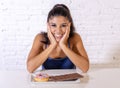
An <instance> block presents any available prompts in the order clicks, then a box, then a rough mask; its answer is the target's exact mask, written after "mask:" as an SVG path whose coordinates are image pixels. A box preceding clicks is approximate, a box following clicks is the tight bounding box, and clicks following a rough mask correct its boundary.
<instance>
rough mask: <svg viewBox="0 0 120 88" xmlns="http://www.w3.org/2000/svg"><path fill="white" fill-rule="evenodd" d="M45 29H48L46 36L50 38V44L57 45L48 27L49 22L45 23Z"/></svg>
mask: <svg viewBox="0 0 120 88" xmlns="http://www.w3.org/2000/svg"><path fill="white" fill-rule="evenodd" d="M47 31H48V38H49V40H50V44H51V45H53V46H54V47H56V46H57V42H56V40H55V38H54V36H53V34H52V33H51V29H50V25H49V23H47Z"/></svg>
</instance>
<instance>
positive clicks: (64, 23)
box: [50, 22, 67, 25]
mask: <svg viewBox="0 0 120 88" xmlns="http://www.w3.org/2000/svg"><path fill="white" fill-rule="evenodd" d="M50 24H56V23H52V22H51V23H50ZM62 24H65V25H67V23H62Z"/></svg>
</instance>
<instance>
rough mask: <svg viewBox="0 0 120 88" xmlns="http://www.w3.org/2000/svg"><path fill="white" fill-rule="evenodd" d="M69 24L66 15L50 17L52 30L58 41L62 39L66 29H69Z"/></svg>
mask: <svg viewBox="0 0 120 88" xmlns="http://www.w3.org/2000/svg"><path fill="white" fill-rule="evenodd" d="M68 24H69V21H68V19H67V18H65V17H64V16H55V17H52V18H51V19H49V26H50V30H51V32H52V34H53V36H54V37H55V39H56V41H57V42H59V41H60V39H61V38H62V37H63V35H64V34H65V32H66V30H68V29H67V28H68Z"/></svg>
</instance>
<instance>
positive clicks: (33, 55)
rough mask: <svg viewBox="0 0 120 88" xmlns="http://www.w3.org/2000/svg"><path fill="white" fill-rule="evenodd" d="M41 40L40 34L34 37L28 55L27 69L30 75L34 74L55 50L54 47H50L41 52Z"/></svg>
mask: <svg viewBox="0 0 120 88" xmlns="http://www.w3.org/2000/svg"><path fill="white" fill-rule="evenodd" d="M41 39H42V35H40V34H38V35H37V36H36V37H35V39H34V42H33V46H32V49H31V51H30V53H29V55H28V59H27V69H28V71H29V72H30V73H31V72H34V71H35V70H36V69H37V68H38V67H39V66H40V65H42V64H43V63H44V62H45V60H46V59H47V58H48V56H49V54H50V53H51V52H52V50H53V49H54V48H55V46H54V45H50V46H49V47H47V48H46V49H45V50H43V44H42V43H41V42H40V40H41Z"/></svg>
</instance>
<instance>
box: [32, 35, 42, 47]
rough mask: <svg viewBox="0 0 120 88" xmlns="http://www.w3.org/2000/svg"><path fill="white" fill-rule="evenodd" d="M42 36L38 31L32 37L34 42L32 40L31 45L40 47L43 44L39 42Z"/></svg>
mask: <svg viewBox="0 0 120 88" xmlns="http://www.w3.org/2000/svg"><path fill="white" fill-rule="evenodd" d="M43 38H44V36H43V34H42V33H38V34H37V35H36V36H35V38H34V42H33V47H34V48H35V47H41V46H43V43H42V42H41V41H42V40H43Z"/></svg>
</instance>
